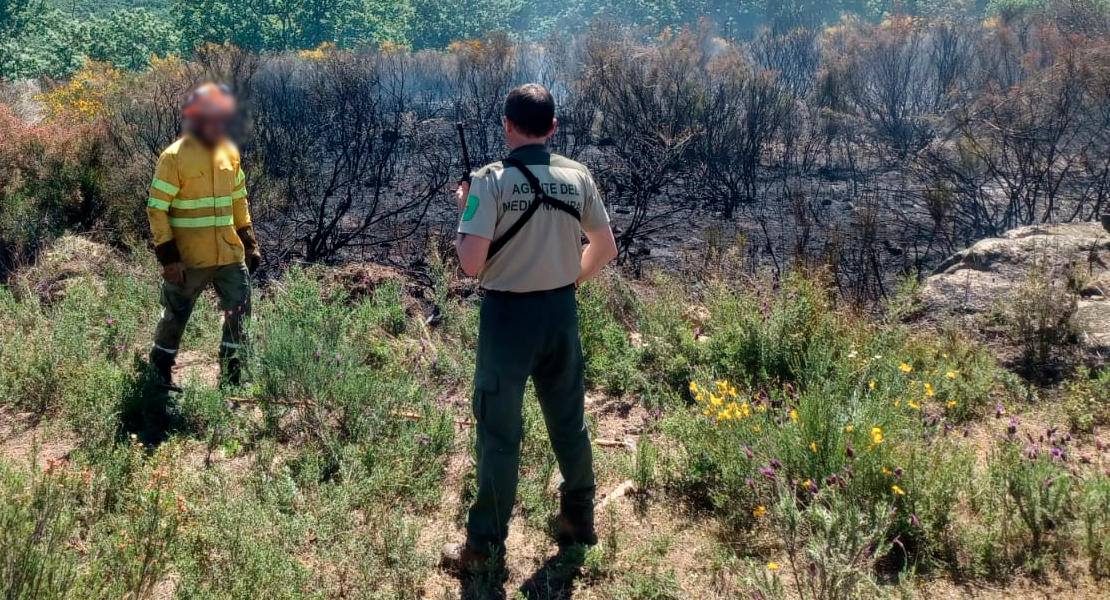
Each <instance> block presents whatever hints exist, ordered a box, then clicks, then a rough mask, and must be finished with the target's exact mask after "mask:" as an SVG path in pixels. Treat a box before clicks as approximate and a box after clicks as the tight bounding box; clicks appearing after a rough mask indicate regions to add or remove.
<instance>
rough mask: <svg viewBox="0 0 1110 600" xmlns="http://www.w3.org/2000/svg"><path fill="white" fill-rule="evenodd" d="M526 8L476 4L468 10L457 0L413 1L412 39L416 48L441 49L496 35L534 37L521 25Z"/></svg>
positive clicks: (501, 2)
mask: <svg viewBox="0 0 1110 600" xmlns="http://www.w3.org/2000/svg"><path fill="white" fill-rule="evenodd" d="M524 6H525V2H524V0H474V1H473V2H469V3H467V4H466V5H465V6H464V5H461V4H459V2H457V1H456V0H412V7H413V13H414V15H415V18H414V19H413V22H412V28H411V29H410V33H409V38H410V39H411V40H412V45H413V47H415V48H437V49H440V48H445V47H447V45H448V44H450V43H451V42H453V41H457V40H465V39H473V38H481V37H483V36H485V35H486V34H487V33H489V32H492V31H509V32H510V33H514V34H522V35H525V36H528V37H531V36H530V35H529V34H531V33H534V32H532V31H530V30H528V29H527V27H521V25H522V24H521V23H520V21H521V19H520V16H521V11H522V10H523V9H524Z"/></svg>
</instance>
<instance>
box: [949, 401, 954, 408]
mask: <svg viewBox="0 0 1110 600" xmlns="http://www.w3.org/2000/svg"><path fill="white" fill-rule="evenodd" d="M955 407H956V401H955V400H949V401H948V408H955Z"/></svg>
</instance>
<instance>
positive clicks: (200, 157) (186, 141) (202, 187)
mask: <svg viewBox="0 0 1110 600" xmlns="http://www.w3.org/2000/svg"><path fill="white" fill-rule="evenodd" d="M146 206H147V208H146V212H147V216H148V217H149V218H150V230H151V232H152V233H153V234H154V246H155V249H156V252H158V255H159V260H160V261H162V262H163V263H167V262H174V261H173V260H172V258H171V259H169V260H167V259H165V258H164V257H165V256H171V257H176V256H178V255H179V256H180V260H181V262H184V263H185V266H186V268H192V269H199V268H203V267H216V266H222V265H230V264H236V263H239V262H242V261H243V260H244V248H243V241H242V240H241V239H240V238H239V234H238V233H237V232H238V231H239V230H241V229H243V228H245V227H249V226H250V225H251V217H250V210H249V209H248V207H247V186H246V177H245V176H244V175H243V169H242V168H241V167H240V164H239V149H238V148H236V147H235V146H234V145H233V144H232V143H231V142H224V143H222V144H220V145H218V146H216V147H214V148H209V147H208V146H205V145H204V144H203V143H201V142H200V141H199V140H197V139H196V138H194V137H192V136H190V135H186V136H184V137H182V138H181V139H179V140H177V141H176V142H174V143H173V144H172V145H170V147H169V148H166V150H165V151H164V152H162V155H161V156H160V157H159V158H158V166H157V167H156V168H155V171H154V181H153V182H151V184H150V199H149V200H148V201H147V205H146ZM169 242H174V243H175V244H169ZM174 245H176V251H172V252H165V251H164V249H165V248H168V247H169V248H172V247H173V246H174ZM159 250H163V251H161V252H159Z"/></svg>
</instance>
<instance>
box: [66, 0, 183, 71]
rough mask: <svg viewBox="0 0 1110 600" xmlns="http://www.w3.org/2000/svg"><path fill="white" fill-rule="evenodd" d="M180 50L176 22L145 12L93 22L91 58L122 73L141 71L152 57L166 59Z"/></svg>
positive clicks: (129, 12)
mask: <svg viewBox="0 0 1110 600" xmlns="http://www.w3.org/2000/svg"><path fill="white" fill-rule="evenodd" d="M180 47H181V37H180V35H179V32H178V30H177V27H176V25H175V24H174V23H173V21H171V20H169V19H167V18H166V16H165V15H160V14H156V13H154V12H151V11H149V10H146V9H136V10H120V11H116V12H114V13H112V14H111V15H109V16H108V17H107V18H93V19H92V22H91V35H90V38H89V48H88V55H89V56H90V57H92V58H95V59H97V60H101V61H105V62H109V63H112V64H113V65H115V66H117V67H119V68H121V69H132V70H138V69H142V68H144V67H146V66H147V64H149V63H150V57H151V55H152V54H157V55H159V56H165V55H168V54H172V53H175V52H178V51H179V50H180Z"/></svg>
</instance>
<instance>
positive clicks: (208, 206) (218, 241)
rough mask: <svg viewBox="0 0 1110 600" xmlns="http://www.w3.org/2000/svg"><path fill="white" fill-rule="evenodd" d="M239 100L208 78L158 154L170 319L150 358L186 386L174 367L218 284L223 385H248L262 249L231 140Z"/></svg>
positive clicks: (155, 223)
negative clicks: (247, 347) (247, 352)
mask: <svg viewBox="0 0 1110 600" xmlns="http://www.w3.org/2000/svg"><path fill="white" fill-rule="evenodd" d="M235 112H236V105H235V98H234V97H233V96H232V94H231V92H230V91H229V90H228V88H227V87H226V86H223V85H218V84H214V83H205V84H203V85H201V86H200V87H198V88H197V89H196V90H195V91H193V92H192V94H190V96H189V98H188V100H187V101H186V102H185V105H184V108H183V111H182V113H183V115H184V118H185V135H184V136H182V137H181V138H180V139H178V140H177V141H176V142H174V143H173V144H171V145H170V147H169V148H166V150H165V151H164V152H162V155H161V156H160V157H159V158H158V165H157V167H156V168H155V172H154V181H153V182H151V184H150V197H149V200H148V201H147V209H146V212H147V216H148V217H149V219H150V229H151V233H152V234H153V237H154V253H155V255H156V256H157V258H158V262H159V263H160V264H161V265H162V279H163V282H162V318H161V320H160V321H159V322H158V327H157V329H156V330H155V333H154V348H153V349H152V350H151V352H150V363H151V366H152V367H153V371H154V373H155V374H156V375H157V377H158V379H159V380H160V382H161V383H162V384H163V385H164V386H166V387H167V388H169V389H173V390H177V391H180V388H178V387H177V386H176V385H174V382H173V366H174V361H175V359H176V356H177V353H178V351H179V350H180V347H181V336H182V334H183V333H184V331H185V325H186V324H187V323H188V321H189V315H191V314H192V312H193V307H194V306H195V305H196V302H197V298H199V297H200V295H201V293H202V292H203V291H204V290H205V289H206V288H208V287H209V286H211V287H212V288H213V289H214V290H215V292H216V295H217V296H218V297H219V307H220V310H221V312H222V313H223V339H222V340H221V342H220V372H221V385H223V384H230V385H239V384H241V383H242V356H241V349H242V347H243V344H244V325H245V324H246V320H247V319H248V317H249V316H250V310H251V288H250V275H251V274H253V273H254V271H255V270H256V269H257V268H258V265H259V262H260V261H261V259H262V255H261V253H260V251H259V248H258V241H257V239H256V238H255V234H254V228H253V227H252V226H251V217H250V210H249V209H248V206H247V187H246V177H245V176H244V174H243V169H242V166H241V164H240V157H239V150H238V148H236V147H235V145H234V144H233V143H231V141H230V140H229V139H228V127H229V125H230V123H231V121H232V119H234V117H235Z"/></svg>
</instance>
